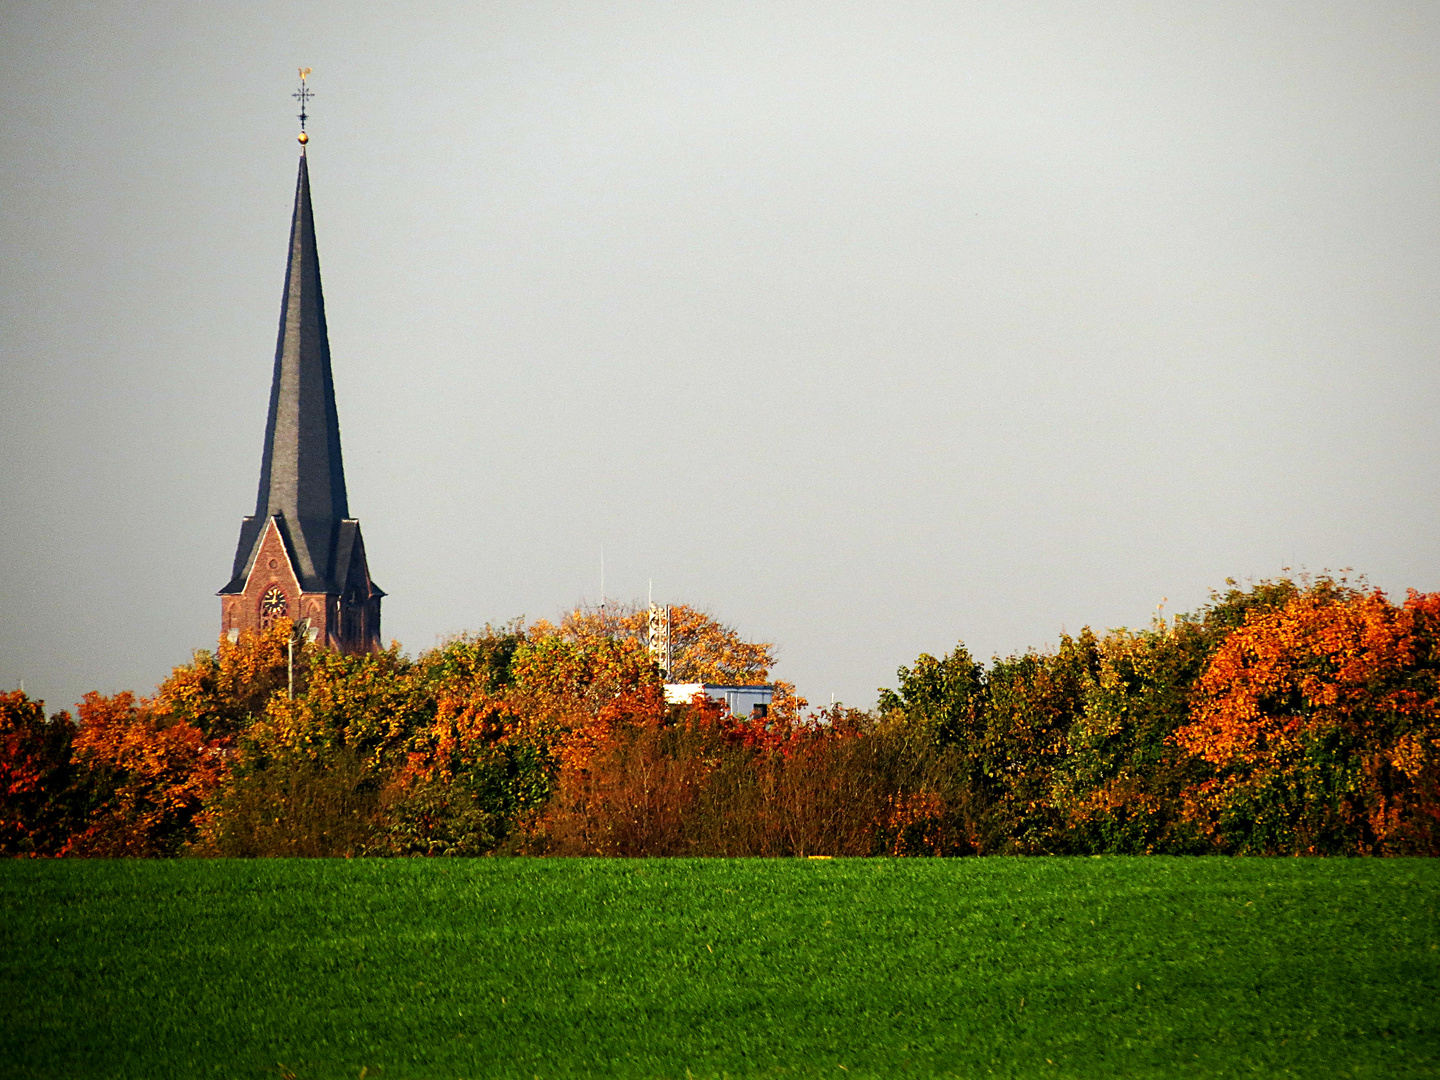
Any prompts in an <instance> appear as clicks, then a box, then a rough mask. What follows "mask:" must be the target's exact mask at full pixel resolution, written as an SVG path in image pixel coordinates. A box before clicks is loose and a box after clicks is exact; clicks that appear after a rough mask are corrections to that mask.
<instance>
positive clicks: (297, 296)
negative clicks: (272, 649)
mask: <svg viewBox="0 0 1440 1080" xmlns="http://www.w3.org/2000/svg"><path fill="white" fill-rule="evenodd" d="M277 516H278V517H279V519H280V524H281V535H282V536H284V538H285V543H286V547H287V548H288V549H289V552H290V558H291V561H292V562H293V563H294V566H295V571H296V573H297V574H298V576H299V578H300V587H301V588H302V589H304V590H305V591H306V592H329V593H335V592H340V591H341V590H342V589H343V587H344V585H345V578H346V576H347V574H348V571H349V563H350V558H349V557H350V554H351V550H352V545H353V543H354V536H353V534H354V533H356V532H358V528H359V526H358V523H355V522H353V520H352V519H351V518H350V508H349V505H348V503H347V501H346V498H345V466H344V463H343V461H342V460H341V457H340V418H339V416H338V415H337V414H336V411H335V382H334V378H333V376H332V375H331V372H330V338H329V334H328V333H327V332H326V329H325V298H324V296H323V295H322V293H321V291H320V256H319V254H318V253H317V251H316V248H315V217H314V214H313V212H312V210H311V208H310V170H309V167H308V165H307V162H306V159H305V155H304V154H303V153H302V154H301V155H300V174H299V176H298V177H297V179H296V182H295V212H294V216H293V217H292V218H291V222H290V259H289V264H288V266H287V267H286V269H285V294H284V297H283V299H282V300H281V303H280V336H279V340H278V341H277V343H276V346H275V374H274V380H273V382H272V383H271V386H270V418H269V420H268V421H267V422H266V425H265V451H264V454H263V456H262V458H261V461H260V490H259V493H258V495H257V496H256V499H255V515H254V516H253V517H247V518H246V519H245V521H244V524H242V525H241V527H240V543H239V546H238V547H237V548H236V550H235V567H234V571H233V574H232V577H231V580H230V583H229V584H228V585H226V586H225V588H223V589H221V590H220V591H221V592H222V593H228V592H239V591H241V590H242V589H244V587H245V578H246V576H247V575H248V574H249V572H250V564H251V563H252V562H253V561H254V558H255V551H256V548H257V547H258V546H259V543H260V538H261V536H262V535H263V533H264V531H265V523H266V522H267V521H269V520H270V519H271V518H272V517H277ZM347 522H349V523H350V524H351V525H352V527H353V528H352V529H342V528H341V526H342V525H343V524H345V523H347ZM342 547H343V548H344V549H345V550H344V551H341V550H340V548H342ZM360 550H361V552H363V550H364V548H363V545H362V546H361V548H360ZM362 557H363V556H362Z"/></svg>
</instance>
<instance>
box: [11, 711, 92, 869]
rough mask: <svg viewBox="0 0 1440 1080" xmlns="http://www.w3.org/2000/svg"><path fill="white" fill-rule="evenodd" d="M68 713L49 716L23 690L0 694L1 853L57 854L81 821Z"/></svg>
mask: <svg viewBox="0 0 1440 1080" xmlns="http://www.w3.org/2000/svg"><path fill="white" fill-rule="evenodd" d="M74 737H75V725H74V723H72V722H71V719H70V715H69V713H63V712H62V713H57V714H56V715H55V716H53V717H50V718H47V717H46V716H45V703H44V702H43V701H36V700H34V699H32V698H29V697H27V696H26V695H25V692H24V691H23V690H14V691H11V692H9V693H5V694H0V855H32V856H33V855H57V854H59V853H60V852H62V851H63V850H64V848H65V845H66V843H67V842H68V841H69V838H70V834H71V832H72V831H73V830H74V828H75V825H76V819H77V806H76V792H75V790H74V769H73V768H72V767H71V761H70V754H71V742H72V741H73V739H74Z"/></svg>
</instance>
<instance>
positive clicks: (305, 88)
mask: <svg viewBox="0 0 1440 1080" xmlns="http://www.w3.org/2000/svg"><path fill="white" fill-rule="evenodd" d="M299 71H300V89H299V90H296V91H295V93H293V94H291V95H290V96H291V97H293V98H294V99H295V100H296V101H298V102H300V136H299V138H300V145H301V146H304V145H305V144H306V143H308V142H309V141H310V136H309V135H307V134H306V133H305V121H306V119H307V117H306V115H305V105H306V103H307V102H309V100H310V99H311V98H312V97H314V96H315V94H314V93H313V92H312V91H311V89H310V87H309V85H308V84H307V83H306V82H305V80H306V78H307V77H308V76H309V75H310V69H309V68H300V69H299Z"/></svg>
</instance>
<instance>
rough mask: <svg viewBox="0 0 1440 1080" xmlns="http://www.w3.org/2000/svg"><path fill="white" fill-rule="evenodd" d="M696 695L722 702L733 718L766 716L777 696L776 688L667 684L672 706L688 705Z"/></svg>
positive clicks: (666, 689) (714, 684) (693, 683)
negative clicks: (771, 700) (771, 702)
mask: <svg viewBox="0 0 1440 1080" xmlns="http://www.w3.org/2000/svg"><path fill="white" fill-rule="evenodd" d="M696 694H704V695H705V696H706V697H707V698H709V699H710V700H711V701H718V702H722V703H723V704H724V705H725V709H726V711H728V712H729V713H730V714H731V715H733V716H756V715H758V716H766V715H768V714H769V712H770V699H771V698H772V697H774V696H775V687H773V686H759V685H756V686H721V685H719V684H717V683H699V682H687V683H666V684H665V701H666V703H667V704H670V705H685V704H688V703H689V702H690V701H692V700H693V699H694V697H695V695H696Z"/></svg>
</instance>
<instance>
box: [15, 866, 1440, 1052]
mask: <svg viewBox="0 0 1440 1080" xmlns="http://www.w3.org/2000/svg"><path fill="white" fill-rule="evenodd" d="M0 908H3V912H0V1021H3V1029H0V1071H3V1075H4V1076H6V1077H26V1078H39V1077H110V1076H113V1077H147V1078H149V1077H157V1078H158V1077H203V1076H224V1077H264V1076H270V1077H279V1076H288V1075H293V1076H295V1077H297V1078H299V1080H311V1078H321V1077H349V1078H357V1077H360V1076H361V1074H362V1071H363V1073H364V1076H365V1077H366V1078H374V1077H379V1078H380V1080H403V1078H409V1077H416V1078H419V1077H436V1078H447V1080H453V1078H455V1077H467V1078H468V1077H512V1076H513V1077H526V1078H529V1077H534V1076H539V1077H554V1076H626V1077H676V1078H681V1077H685V1076H687V1075H693V1076H694V1077H718V1076H732V1077H750V1076H776V1077H778V1076H824V1077H834V1078H843V1077H861V1076H910V1075H913V1076H964V1077H970V1076H977V1077H984V1076H990V1075H994V1076H1047V1077H1048V1076H1054V1077H1064V1076H1087V1077H1090V1076H1094V1077H1102V1076H1103V1077H1117V1076H1166V1077H1169V1076H1315V1077H1322V1076H1373V1077H1405V1076H1440V951H1437V950H1440V861H1423V860H1359V859H1351V860H1340V859H1335V860H1293V859H1292V860H1269V859H1251V860H1234V859H1219V858H1215V859H1161V858H1150V859H1110V858H1106V859H952V860H919V859H917V860H838V859H837V860H833V861H822V860H799V861H796V860H785V861H780V860H774V861H749V860H741V861H727V860H706V861H701V860H663V861H662V860H655V861H622V860H614V861H599V860H522V859H513V860H500V859H481V860H473V861H466V860H454V861H451V860H394V861H381V860H367V861H354V862H347V861H325V862H308V861H283V860H274V861H254V862H227V861H179V862H99V861H96V862H22V861H13V860H11V861H7V862H4V863H0Z"/></svg>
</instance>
